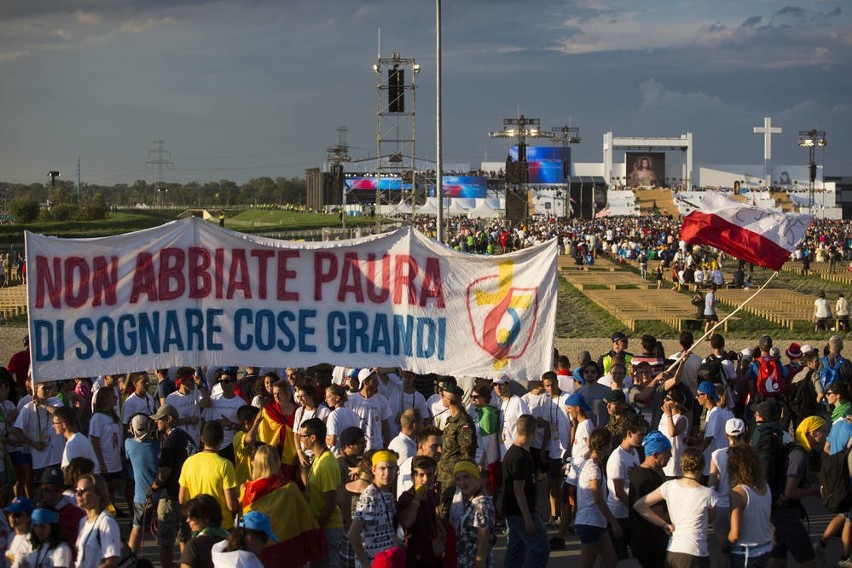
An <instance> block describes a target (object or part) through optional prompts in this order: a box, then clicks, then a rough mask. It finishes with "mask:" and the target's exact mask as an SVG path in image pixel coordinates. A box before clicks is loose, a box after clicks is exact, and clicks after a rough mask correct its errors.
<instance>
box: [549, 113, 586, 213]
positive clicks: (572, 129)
mask: <svg viewBox="0 0 852 568" xmlns="http://www.w3.org/2000/svg"><path fill="white" fill-rule="evenodd" d="M550 131H551V132H552V133H553V142H554V143H555V144H557V143H558V144H562V148H563V153H562V158H563V160H562V179H565V180H568V183H566V184H565V189H564V190H563V191H564V193H565V201H564V203H565V211H564V214H565V217H568V207H569V203H570V202H571V180H570V179H569V178H570V177H571V167H570V166H571V162H568V161H566V160H565V155H566V154H567V153H568V152H565V149H567V148H569V147H570V145H571V144H579V143H580V129H579V128H578V127H577V126H569V125H567V124H566V125H564V126H554V127H553V128H551V129H550Z"/></svg>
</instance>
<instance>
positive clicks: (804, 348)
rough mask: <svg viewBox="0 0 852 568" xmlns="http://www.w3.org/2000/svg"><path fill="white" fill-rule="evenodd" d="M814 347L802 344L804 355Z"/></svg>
mask: <svg viewBox="0 0 852 568" xmlns="http://www.w3.org/2000/svg"><path fill="white" fill-rule="evenodd" d="M814 349H815V347H814V346H813V345H811V344H809V343H805V344H804V345H802V355H804V354H805V353H810V352H811V351H813V350H814Z"/></svg>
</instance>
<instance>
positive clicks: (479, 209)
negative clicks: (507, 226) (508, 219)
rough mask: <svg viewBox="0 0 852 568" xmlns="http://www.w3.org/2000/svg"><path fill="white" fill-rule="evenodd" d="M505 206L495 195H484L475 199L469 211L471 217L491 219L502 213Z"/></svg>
mask: <svg viewBox="0 0 852 568" xmlns="http://www.w3.org/2000/svg"><path fill="white" fill-rule="evenodd" d="M504 211H505V208H504V207H503V206H502V205H501V203H500V199H499V198H497V197H486V198H482V199H477V200H476V207H474V208H473V209H471V210H470V211H469V213H468V214H469V215H470V216H471V217H475V218H478V219H491V218H493V217H500V216H502V215H503V213H504Z"/></svg>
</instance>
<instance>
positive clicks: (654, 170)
mask: <svg viewBox="0 0 852 568" xmlns="http://www.w3.org/2000/svg"><path fill="white" fill-rule="evenodd" d="M624 164H625V170H624V171H625V172H626V174H627V185H629V186H630V187H662V186H664V185H666V183H665V181H666V153H665V152H626V153H625V155H624Z"/></svg>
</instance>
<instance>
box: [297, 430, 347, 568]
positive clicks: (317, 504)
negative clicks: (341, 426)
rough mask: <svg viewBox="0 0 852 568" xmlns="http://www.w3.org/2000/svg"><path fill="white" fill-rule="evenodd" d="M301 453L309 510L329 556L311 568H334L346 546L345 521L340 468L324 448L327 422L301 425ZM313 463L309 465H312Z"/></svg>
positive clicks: (326, 447) (326, 448)
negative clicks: (340, 497) (340, 502)
mask: <svg viewBox="0 0 852 568" xmlns="http://www.w3.org/2000/svg"><path fill="white" fill-rule="evenodd" d="M297 436H298V439H299V444H300V446H301V449H302V453H301V454H300V457H301V458H302V459H303V460H304V461H303V462H302V464H301V474H302V482H303V483H304V484H305V486H306V487H307V490H306V493H307V494H306V497H307V500H308V506H309V507H310V508H311V512H313V514H314V517H315V518H316V520H317V524H319V526H320V528H321V529H322V530H323V532H324V533H325V539H326V542H327V543H328V549H327V550H328V556H326V557H325V558H321V559H318V560H314V561H313V562H311V566H312V567H314V566H330V565H332V557H331V555H332V554H336V553H337V550H339V549H340V545H341V543H342V542H343V521H342V519H341V518H340V510H339V509H338V508H337V492H338V489H339V488H340V466H339V465H338V463H337V459H336V458H335V457H334V454H333V453H332V452H331V451H330V450H329V449H328V446H326V445H325V436H326V428H325V422H323V421H322V420H320V419H319V418H311V419H309V420H305V421H304V422H302V424H301V426H299V433H298V435H297ZM309 460H310V461H309Z"/></svg>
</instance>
